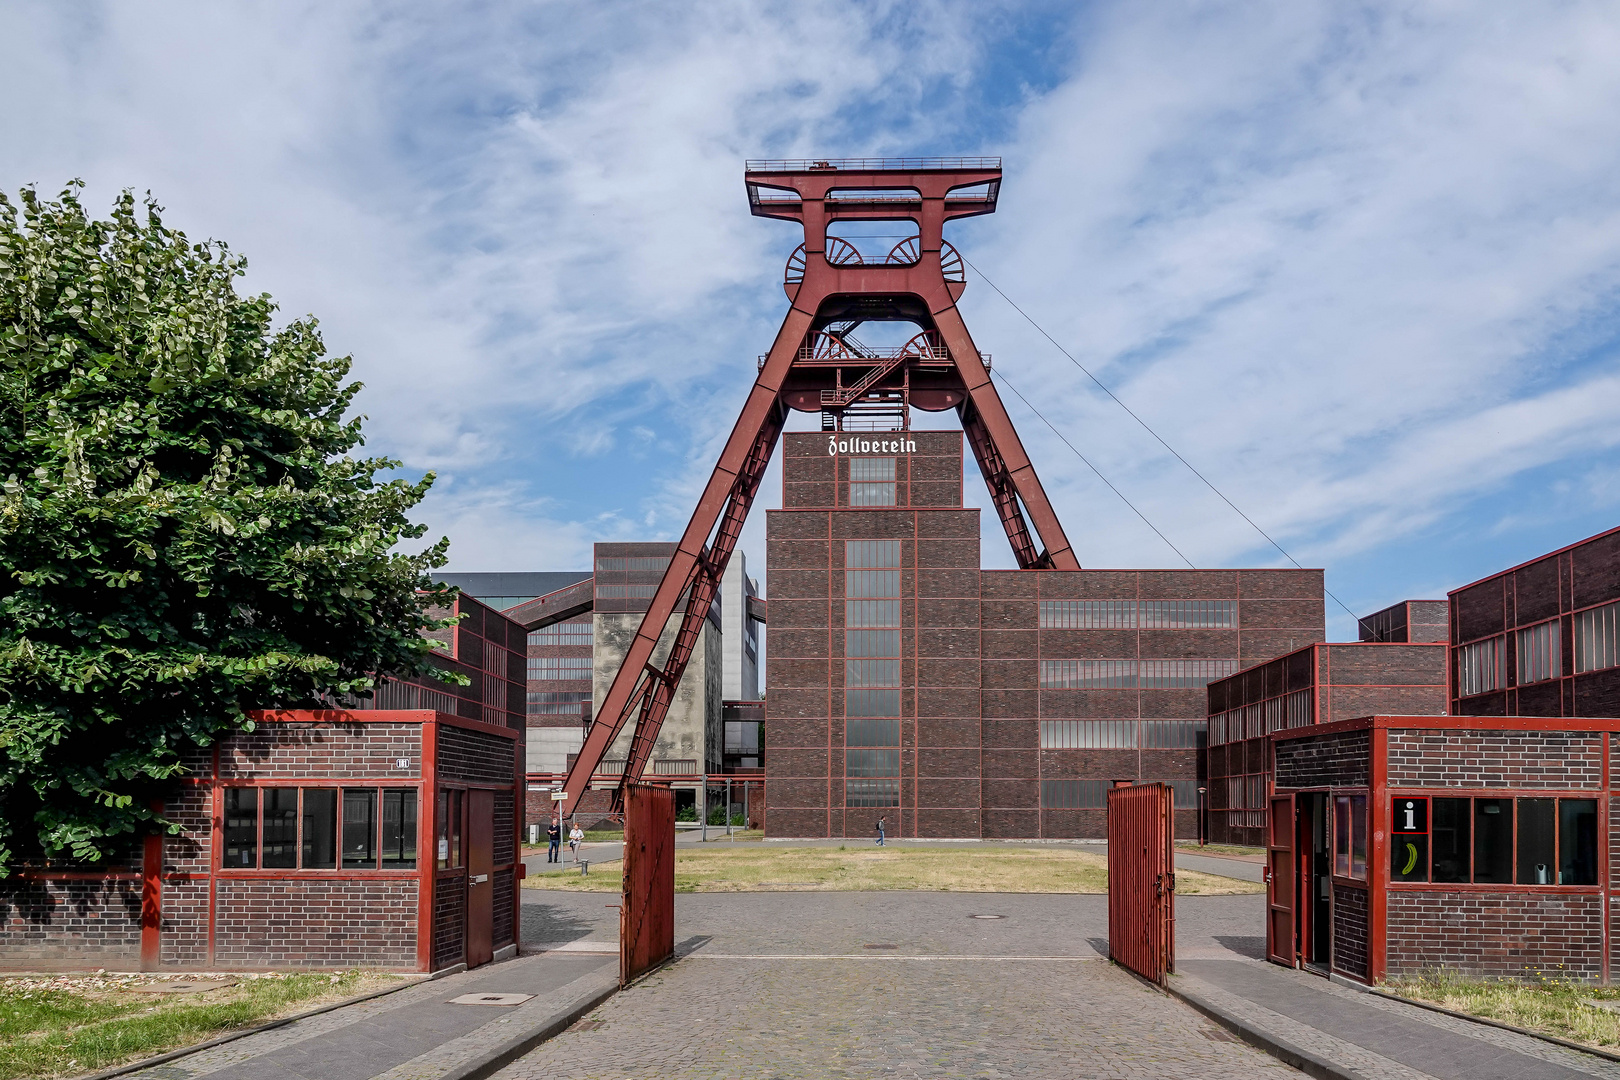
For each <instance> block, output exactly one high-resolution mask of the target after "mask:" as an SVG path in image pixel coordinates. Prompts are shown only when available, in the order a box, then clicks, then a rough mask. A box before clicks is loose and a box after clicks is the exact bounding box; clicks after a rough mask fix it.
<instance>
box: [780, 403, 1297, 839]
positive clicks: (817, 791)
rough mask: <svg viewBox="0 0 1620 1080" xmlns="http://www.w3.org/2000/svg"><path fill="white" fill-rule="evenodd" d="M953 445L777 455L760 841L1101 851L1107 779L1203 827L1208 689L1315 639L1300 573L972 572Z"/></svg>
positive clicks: (805, 437) (810, 437) (929, 437)
mask: <svg viewBox="0 0 1620 1080" xmlns="http://www.w3.org/2000/svg"><path fill="white" fill-rule="evenodd" d="M962 457H963V455H962V436H961V433H960V432H955V431H931V432H911V431H908V432H876V433H870V434H862V433H854V432H836V433H827V434H819V435H818V434H789V435H786V436H784V437H783V500H782V506H783V508H782V509H781V510H774V511H769V512H768V513H767V524H766V534H767V553H766V565H767V577H768V581H769V587H770V593H771V601H770V606H771V648H770V651H769V656H768V659H767V669H766V670H767V674H766V683H767V692H766V713H767V717H768V720H767V726H766V730H767V732H768V734H769V739H770V753H769V755H768V757H767V758H766V761H765V766H766V774H767V778H768V783H767V787H766V797H767V802H768V807H769V810H768V815H767V824H766V828H767V831H768V833H769V834H771V835H777V836H865V835H868V834H870V833H871V831H872V828H873V823H874V821H875V820H876V819H877V818H878V817H880V816H881V817H885V818H887V819H888V827H889V830H890V833H891V834H892V835H899V836H920V837H921V836H938V837H1007V838H1014V837H1100V836H1102V835H1103V833H1104V831H1105V830H1104V817H1105V810H1104V806H1105V792H1106V789H1107V787H1108V786H1109V784H1110V783H1111V782H1112V781H1116V780H1137V779H1142V780H1164V781H1168V782H1170V783H1171V784H1172V785H1173V786H1174V787H1175V788H1176V792H1177V805H1178V806H1181V807H1185V808H1186V809H1184V810H1182V811H1180V812H1178V814H1177V828H1178V830H1179V831H1180V832H1181V833H1182V834H1184V835H1188V836H1191V835H1193V834H1194V833H1195V831H1196V828H1197V820H1196V819H1197V813H1196V809H1195V807H1196V805H1197V801H1196V791H1197V787H1198V776H1199V761H1198V758H1199V749H1200V747H1201V745H1202V735H1203V731H1204V725H1205V715H1206V714H1205V700H1206V699H1205V687H1206V685H1207V684H1208V683H1209V682H1210V681H1211V680H1212V679H1215V678H1220V677H1224V676H1227V675H1230V674H1232V673H1234V672H1236V671H1238V670H1239V669H1240V668H1243V667H1247V666H1249V665H1251V664H1254V663H1256V662H1259V661H1263V660H1269V659H1271V658H1273V657H1275V656H1277V655H1279V654H1282V653H1286V652H1289V651H1291V650H1293V649H1296V648H1298V647H1299V646H1301V645H1305V644H1309V643H1312V642H1317V641H1320V640H1322V638H1323V631H1324V618H1323V606H1322V597H1323V593H1322V575H1321V572H1320V571H1317V570H1305V571H1299V570H1211V571H1175V570H1080V571H1054V570H1030V571H986V570H982V569H981V568H980V551H979V512H978V511H977V510H974V509H965V508H963V506H962V482H963V477H962Z"/></svg>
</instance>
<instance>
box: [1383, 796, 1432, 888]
mask: <svg viewBox="0 0 1620 1080" xmlns="http://www.w3.org/2000/svg"><path fill="white" fill-rule="evenodd" d="M1389 821H1390V832H1391V834H1392V835H1391V837H1390V845H1389V876H1390V880H1391V881H1428V880H1429V800H1428V799H1426V798H1423V797H1421V796H1415V795H1397V796H1395V798H1394V799H1392V800H1391V801H1390V815H1389Z"/></svg>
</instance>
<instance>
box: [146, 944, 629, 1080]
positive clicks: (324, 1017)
mask: <svg viewBox="0 0 1620 1080" xmlns="http://www.w3.org/2000/svg"><path fill="white" fill-rule="evenodd" d="M615 948H616V946H615ZM618 977H619V962H618V955H617V953H616V952H615V953H614V954H613V955H603V954H600V953H597V954H594V955H593V954H589V953H583V952H571V953H549V954H543V955H537V956H525V957H520V958H518V959H515V960H508V961H506V962H504V963H500V964H494V965H491V966H488V967H482V968H478V969H475V970H473V971H468V972H463V973H461V974H459V975H451V976H449V977H447V978H443V979H438V980H435V981H433V982H424V983H418V984H417V985H415V986H411V987H409V988H407V989H405V990H400V991H398V992H396V993H393V994H388V995H386V996H384V997H380V998H375V999H373V1000H371V1001H365V1002H361V1003H360V1004H358V1005H351V1006H348V1007H346V1008H343V1009H337V1010H334V1011H332V1012H328V1013H322V1014H321V1015H319V1016H312V1017H310V1018H308V1019H307V1020H300V1021H297V1022H296V1023H292V1024H288V1025H287V1026H285V1027H280V1028H275V1029H274V1030H271V1031H265V1032H261V1033H259V1034H257V1035H249V1036H247V1037H246V1038H242V1039H237V1040H235V1041H233V1042H228V1043H225V1044H223V1045H220V1046H216V1047H212V1048H210V1049H208V1050H203V1051H201V1052H199V1053H196V1054H191V1055H188V1056H186V1057H182V1058H179V1059H176V1060H175V1061H173V1062H170V1063H168V1064H163V1065H156V1066H153V1067H152V1068H149V1069H143V1070H141V1071H140V1072H137V1073H133V1074H131V1075H133V1076H136V1077H141V1078H144V1080H189V1078H191V1077H204V1076H206V1077H210V1078H213V1080H306V1078H307V1080H372V1078H374V1077H383V1078H386V1080H415V1078H427V1077H441V1076H444V1075H446V1074H447V1073H449V1072H451V1071H452V1070H454V1069H456V1068H457V1067H459V1066H462V1065H465V1064H467V1063H469V1062H471V1061H474V1060H477V1059H478V1058H480V1057H481V1056H483V1055H484V1054H486V1053H487V1052H488V1051H489V1050H491V1049H492V1048H495V1047H498V1046H500V1045H502V1044H503V1043H506V1042H508V1041H510V1040H512V1039H513V1038H514V1037H515V1036H517V1035H518V1034H519V1033H522V1032H534V1033H539V1032H542V1031H544V1030H546V1029H547V1028H549V1027H553V1026H557V1025H558V1024H560V1023H562V1022H567V1021H571V1020H572V1018H573V1017H574V1016H575V1015H577V1014H578V1013H579V1012H580V1011H581V1010H582V1009H584V1008H586V1007H588V1006H589V1005H590V1004H592V1003H594V1002H596V1001H598V1000H600V999H601V998H602V997H603V996H604V995H606V994H607V993H610V992H611V991H612V989H613V987H615V986H616V985H617V984H618ZM496 993H501V994H530V995H533V998H532V999H531V1000H529V1001H526V1002H524V1003H523V1004H521V1005H519V1006H517V1007H516V1008H499V1007H492V1006H486V1005H455V1004H451V1003H450V999H451V998H454V997H459V996H460V995H463V994H496Z"/></svg>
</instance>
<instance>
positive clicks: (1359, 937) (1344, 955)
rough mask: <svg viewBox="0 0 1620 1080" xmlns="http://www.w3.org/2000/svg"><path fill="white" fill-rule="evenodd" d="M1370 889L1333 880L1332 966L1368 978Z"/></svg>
mask: <svg viewBox="0 0 1620 1080" xmlns="http://www.w3.org/2000/svg"><path fill="white" fill-rule="evenodd" d="M1367 927H1368V912H1367V890H1366V889H1357V888H1354V887H1353V886H1349V885H1340V884H1339V883H1337V882H1334V884H1333V967H1334V969H1335V970H1337V971H1341V972H1343V973H1344V974H1346V975H1353V976H1355V977H1356V978H1358V979H1365V978H1367Z"/></svg>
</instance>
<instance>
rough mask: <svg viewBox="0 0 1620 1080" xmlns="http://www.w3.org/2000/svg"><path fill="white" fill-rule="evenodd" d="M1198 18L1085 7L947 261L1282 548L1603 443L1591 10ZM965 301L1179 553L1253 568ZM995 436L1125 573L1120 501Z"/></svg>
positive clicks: (1032, 435) (1021, 341) (1148, 462)
mask: <svg viewBox="0 0 1620 1080" xmlns="http://www.w3.org/2000/svg"><path fill="white" fill-rule="evenodd" d="M1200 12H1201V14H1200V16H1199V17H1197V18H1189V17H1187V13H1186V11H1185V10H1184V9H1176V10H1175V11H1171V10H1170V9H1169V8H1144V7H1142V6H1140V5H1132V6H1128V7H1126V6H1121V7H1116V8H1113V9H1111V13H1110V16H1109V17H1108V18H1105V19H1103V20H1100V21H1099V22H1098V23H1097V24H1096V25H1095V26H1094V28H1093V32H1092V33H1091V34H1090V35H1089V36H1088V37H1087V39H1086V42H1085V45H1084V46H1083V49H1082V53H1081V56H1080V58H1079V61H1078V63H1077V68H1076V74H1075V77H1074V78H1073V79H1072V80H1070V81H1069V82H1067V83H1065V84H1064V85H1062V86H1061V87H1059V88H1058V89H1057V90H1055V91H1054V92H1052V93H1051V94H1049V95H1048V96H1047V97H1046V98H1045V99H1044V100H1042V101H1041V102H1039V103H1037V104H1035V105H1034V106H1032V107H1031V108H1030V109H1029V110H1028V111H1027V112H1026V114H1025V116H1024V119H1023V126H1022V128H1021V131H1020V137H1019V142H1018V146H1017V147H1016V148H1015V150H1014V151H1013V152H1012V153H1010V154H1009V158H1010V160H1011V161H1015V162H1021V163H1023V165H1022V168H1019V169H1018V170H1017V171H1010V172H1009V182H1008V184H1007V187H1006V189H1005V191H1004V194H1003V199H1002V212H1001V214H999V215H998V217H1000V218H1001V219H1002V220H1000V221H999V222H997V227H996V228H995V229H993V230H991V229H986V230H983V234H984V238H985V241H986V243H984V244H983V250H981V252H980V254H979V258H978V260H977V261H979V262H980V263H981V265H984V266H985V267H986V270H987V272H989V273H991V274H992V275H993V276H995V277H996V278H997V279H998V284H1000V285H1002V287H1003V288H1004V289H1006V290H1007V291H1008V292H1009V294H1011V295H1013V296H1014V298H1015V299H1017V300H1019V302H1020V303H1021V304H1022V305H1023V306H1025V307H1026V310H1029V311H1031V313H1032V314H1034V315H1035V316H1036V317H1037V318H1038V319H1040V320H1041V321H1042V322H1043V323H1044V324H1045V325H1046V328H1047V329H1048V330H1050V331H1051V332H1052V333H1053V334H1054V336H1056V337H1057V338H1058V339H1059V340H1061V341H1064V342H1065V343H1066V344H1067V345H1068V347H1069V348H1070V349H1071V351H1073V352H1074V353H1075V355H1076V356H1077V357H1078V358H1080V359H1081V360H1082V361H1083V362H1084V363H1086V364H1087V366H1089V367H1091V368H1092V369H1093V370H1094V371H1096V372H1097V373H1098V374H1099V376H1101V377H1102V378H1103V379H1104V380H1105V381H1108V382H1110V383H1111V384H1112V385H1113V386H1114V388H1115V389H1116V391H1117V392H1118V393H1120V395H1121V396H1122V397H1123V398H1125V399H1126V400H1127V402H1129V403H1131V404H1132V405H1133V407H1134V408H1136V410H1137V411H1138V412H1140V413H1141V414H1142V415H1143V416H1144V418H1146V419H1147V420H1148V422H1149V423H1151V424H1152V425H1154V427H1155V428H1157V429H1158V430H1160V431H1161V432H1162V433H1164V434H1165V435H1166V436H1167V437H1168V438H1169V439H1170V441H1171V442H1172V444H1173V445H1175V446H1176V447H1177V448H1178V449H1179V450H1181V451H1182V452H1183V454H1185V455H1186V456H1187V457H1188V458H1189V459H1191V460H1192V461H1194V463H1195V464H1197V465H1198V466H1199V467H1200V469H1201V470H1202V471H1204V472H1205V473H1206V475H1209V476H1211V478H1212V479H1215V481H1216V482H1217V483H1218V484H1220V485H1221V486H1222V488H1223V489H1224V490H1226V491H1227V492H1228V494H1230V495H1231V496H1232V497H1233V499H1234V501H1236V502H1237V503H1238V504H1239V505H1240V506H1243V507H1245V508H1246V509H1248V511H1249V512H1250V513H1251V514H1252V515H1253V516H1255V517H1256V519H1257V520H1259V521H1260V522H1261V523H1262V524H1263V525H1264V526H1265V527H1266V528H1267V529H1268V531H1271V532H1272V533H1273V535H1275V536H1278V537H1279V538H1280V539H1283V540H1284V543H1285V544H1287V545H1291V546H1292V547H1293V548H1295V549H1296V550H1295V554H1296V555H1297V556H1299V557H1300V558H1302V559H1303V560H1305V561H1307V562H1318V563H1319V562H1320V561H1322V560H1330V559H1333V558H1335V557H1337V556H1343V555H1345V554H1347V553H1350V552H1357V551H1365V550H1368V549H1370V548H1375V547H1377V546H1378V545H1379V544H1384V543H1388V542H1390V541H1391V540H1392V539H1396V538H1398V537H1399V536H1400V535H1401V534H1402V533H1403V532H1409V531H1410V530H1413V529H1416V528H1419V527H1422V526H1424V525H1427V524H1429V523H1432V522H1433V521H1434V520H1435V519H1436V518H1437V517H1439V516H1441V515H1444V514H1447V513H1451V512H1454V511H1455V510H1456V509H1457V508H1458V506H1459V505H1460V504H1461V502H1462V501H1463V500H1465V499H1467V498H1469V497H1472V496H1477V495H1478V494H1480V493H1482V492H1486V491H1489V490H1491V489H1492V488H1494V487H1498V486H1500V485H1502V484H1504V483H1506V482H1509V481H1511V480H1512V478H1514V477H1515V476H1516V475H1519V474H1521V473H1522V472H1524V471H1525V470H1527V469H1529V468H1533V467H1536V466H1540V465H1544V464H1546V463H1548V462H1549V461H1555V460H1558V459H1559V458H1561V457H1562V456H1564V455H1569V454H1576V453H1583V452H1591V451H1593V450H1600V449H1603V448H1607V447H1610V446H1612V445H1613V437H1612V436H1611V435H1610V434H1609V430H1608V429H1609V428H1611V427H1612V423H1608V422H1607V421H1610V420H1611V419H1612V416H1613V415H1614V411H1613V410H1614V406H1615V405H1616V404H1617V402H1616V400H1615V397H1614V394H1613V389H1612V380H1611V378H1610V373H1611V372H1613V371H1614V369H1615V360H1616V359H1617V355H1616V353H1617V350H1616V349H1615V347H1614V342H1613V335H1614V329H1613V311H1614V304H1615V300H1616V297H1617V296H1620V180H1617V178H1620V168H1617V166H1620V140H1617V139H1616V137H1615V136H1616V135H1617V134H1620V63H1617V61H1620V18H1617V17H1616V14H1615V12H1614V10H1613V9H1612V8H1609V7H1606V6H1599V5H1560V6H1557V7H1547V6H1523V7H1519V8H1515V9H1511V11H1509V10H1505V9H1504V10H1502V11H1498V12H1497V13H1496V14H1495V15H1494V16H1493V17H1491V18H1482V17H1481V16H1480V13H1479V11H1478V9H1464V8H1461V7H1453V6H1449V5H1440V4H1431V5H1411V6H1407V7H1402V8H1399V9H1389V8H1383V9H1372V10H1363V9H1354V10H1353V9H1348V8H1344V7H1342V6H1338V5H1301V4H1289V5H1273V6H1271V7H1262V6H1254V5H1238V6H1211V7H1206V8H1203V9H1200ZM1055 237H1056V238H1061V240H1056V241H1055V240H1054V239H1053V238H1055ZM973 290H974V291H970V298H971V310H970V317H971V318H973V319H974V320H975V325H976V326H978V327H980V329H979V330H978V334H979V337H980V339H981V340H982V341H985V342H986V344H987V347H988V348H990V349H991V350H992V351H994V352H995V354H996V358H997V363H998V366H1000V367H1001V368H1002V369H1003V370H1005V371H1007V372H1008V373H1009V374H1010V375H1011V376H1012V377H1013V378H1014V379H1016V380H1017V381H1018V382H1019V384H1020V385H1021V386H1023V387H1030V386H1039V387H1040V389H1041V400H1042V403H1043V404H1042V408H1043V411H1045V412H1046V413H1047V415H1048V416H1051V417H1052V418H1053V419H1054V421H1055V422H1058V423H1060V425H1062V426H1064V427H1065V428H1066V429H1067V430H1069V431H1072V432H1074V433H1075V435H1076V436H1077V437H1078V443H1077V445H1079V446H1080V447H1081V449H1082V450H1083V451H1085V452H1086V453H1087V454H1088V455H1089V456H1093V457H1094V459H1095V460H1097V461H1098V463H1099V465H1100V466H1101V467H1102V468H1103V469H1104V471H1105V472H1107V473H1108V474H1109V475H1110V478H1111V479H1114V480H1115V482H1116V483H1119V484H1120V486H1121V487H1122V488H1123V489H1124V490H1125V491H1126V493H1127V494H1128V495H1131V496H1132V497H1133V498H1135V499H1138V500H1139V501H1140V504H1141V505H1143V506H1144V509H1145V510H1146V511H1147V513H1148V514H1149V516H1150V517H1152V518H1153V519H1154V520H1155V521H1156V522H1157V523H1159V524H1160V525H1161V527H1164V528H1165V530H1166V532H1167V533H1168V534H1169V535H1170V536H1171V538H1172V539H1173V540H1176V541H1177V542H1178V543H1181V544H1184V545H1185V546H1188V547H1189V550H1190V553H1192V554H1193V557H1194V558H1195V560H1197V561H1199V562H1200V563H1201V564H1203V565H1211V564H1216V563H1219V562H1223V561H1228V560H1231V559H1234V558H1240V557H1243V556H1244V553H1245V552H1248V553H1250V554H1251V555H1252V554H1259V555H1260V556H1261V557H1263V558H1274V557H1275V553H1274V552H1273V553H1270V554H1269V555H1268V554H1267V552H1266V551H1265V545H1264V542H1263V541H1260V540H1259V538H1258V537H1257V536H1256V535H1255V534H1254V533H1253V531H1252V530H1250V529H1249V528H1248V527H1247V526H1246V525H1244V524H1243V523H1242V522H1241V521H1240V520H1239V519H1237V517H1236V515H1234V514H1232V513H1231V512H1230V511H1229V510H1227V509H1226V508H1225V507H1223V506H1221V505H1220V504H1219V502H1218V501H1217V500H1215V498H1214V496H1213V495H1211V494H1210V493H1209V492H1208V491H1207V489H1203V488H1202V485H1200V484H1199V483H1198V481H1197V480H1196V479H1195V478H1193V477H1192V476H1191V475H1190V474H1189V473H1187V472H1186V470H1185V469H1183V468H1182V467H1181V466H1180V465H1178V464H1175V463H1174V462H1173V461H1170V460H1168V459H1167V455H1166V454H1165V452H1164V451H1163V450H1162V448H1160V447H1159V446H1157V445H1156V444H1155V443H1154V442H1153V441H1152V439H1151V438H1150V437H1148V436H1147V435H1146V434H1145V433H1144V432H1142V431H1141V429H1140V428H1137V427H1136V426H1135V425H1134V423H1133V422H1132V421H1130V420H1129V418H1128V417H1125V416H1124V415H1123V413H1122V412H1121V411H1120V410H1119V409H1118V408H1117V407H1116V406H1114V405H1113V404H1112V403H1108V402H1105V401H1102V400H1101V399H1100V395H1098V394H1097V393H1096V392H1094V391H1093V390H1092V389H1091V388H1090V387H1089V386H1088V385H1087V383H1086V380H1085V378H1084V376H1082V375H1081V374H1080V373H1079V372H1078V371H1076V370H1075V369H1074V368H1073V367H1071V366H1070V365H1069V363H1068V361H1066V360H1064V359H1063V358H1062V357H1061V356H1058V355H1056V354H1055V352H1054V350H1053V349H1052V348H1051V346H1050V345H1048V344H1047V343H1045V342H1044V341H1041V340H1040V339H1039V338H1037V337H1036V336H1035V335H1034V334H1033V332H1032V331H1030V330H1029V328H1028V327H1027V326H1025V325H1022V324H1020V322H1019V321H1018V320H1017V316H1016V315H1014V314H1013V313H1011V312H1010V311H1008V310H1007V309H1006V308H1005V307H1004V306H1003V305H1002V304H1001V301H1000V300H999V299H997V298H994V297H993V296H987V295H985V294H987V293H988V290H987V289H984V288H983V287H982V286H981V285H975V286H974V287H973ZM1593 323H1606V324H1607V330H1606V334H1607V336H1605V333H1604V332H1588V331H1586V330H1585V329H1584V328H1585V327H1587V326H1589V325H1590V324H1593ZM1583 334H1585V335H1586V339H1585V340H1584V341H1583V340H1582V339H1581V335H1583ZM1009 346H1012V347H1009ZM1582 348H1588V349H1592V350H1594V354H1593V355H1582V354H1581V352H1580V350H1581V349H1582ZM1013 408H1014V410H1015V412H1016V411H1017V405H1016V404H1014V405H1013ZM1025 427H1026V429H1029V428H1030V425H1025ZM1026 438H1027V439H1028V440H1029V441H1031V442H1032V443H1035V444H1037V445H1038V446H1039V456H1040V458H1041V459H1042V460H1045V461H1054V460H1055V459H1057V460H1061V459H1062V458H1067V462H1068V464H1067V467H1062V466H1060V467H1059V469H1058V470H1056V472H1057V474H1058V475H1057V476H1056V477H1055V486H1056V487H1057V488H1058V489H1059V491H1060V492H1062V493H1063V495H1064V503H1065V507H1064V508H1065V509H1068V510H1069V514H1068V518H1069V519H1070V520H1071V521H1074V520H1084V519H1081V518H1079V515H1078V514H1077V513H1076V511H1077V510H1079V509H1080V508H1081V507H1082V506H1083V507H1084V508H1085V509H1086V510H1087V511H1092V510H1093V509H1094V510H1095V511H1096V513H1097V515H1098V517H1099V518H1100V520H1101V521H1102V523H1104V525H1105V528H1103V529H1096V530H1091V529H1088V530H1086V531H1084V532H1082V533H1081V535H1078V536H1074V535H1071V540H1073V541H1075V542H1076V543H1077V545H1078V546H1079V547H1080V549H1081V551H1082V554H1083V557H1085V556H1087V555H1088V554H1089V557H1090V558H1092V559H1093V560H1094V561H1097V562H1100V563H1105V564H1117V563H1119V562H1122V561H1136V560H1137V559H1139V558H1140V554H1139V551H1140V550H1141V549H1142V546H1143V545H1142V541H1141V539H1140V535H1141V533H1142V532H1143V530H1142V529H1141V527H1140V526H1132V525H1131V523H1130V522H1129V520H1128V518H1129V511H1128V510H1125V508H1123V507H1121V506H1119V504H1118V503H1117V501H1116V500H1114V499H1113V496H1111V495H1110V494H1108V493H1107V492H1106V490H1103V489H1100V485H1097V484H1095V483H1092V482H1088V481H1087V480H1086V478H1085V476H1084V474H1083V471H1082V470H1083V466H1081V465H1080V464H1079V462H1077V461H1075V460H1074V459H1073V457H1072V455H1070V454H1069V452H1068V451H1067V450H1065V449H1063V448H1062V447H1061V446H1059V445H1057V444H1056V443H1055V441H1054V440H1052V439H1051V438H1050V437H1048V436H1047V435H1046V433H1045V432H1044V431H1042V430H1040V429H1039V428H1038V427H1034V428H1033V429H1030V430H1026ZM1043 472H1045V473H1047V474H1048V475H1051V474H1052V473H1053V472H1054V470H1052V469H1050V468H1043ZM1088 516H1089V514H1088ZM1073 529H1075V526H1072V525H1071V530H1073ZM1572 539H1573V538H1572ZM1153 543H1154V544H1157V542H1156V541H1154V542H1153ZM1157 550H1158V551H1161V552H1163V551H1164V549H1163V547H1162V545H1158V546H1157ZM1164 554H1165V555H1168V554H1169V553H1168V552H1164Z"/></svg>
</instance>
